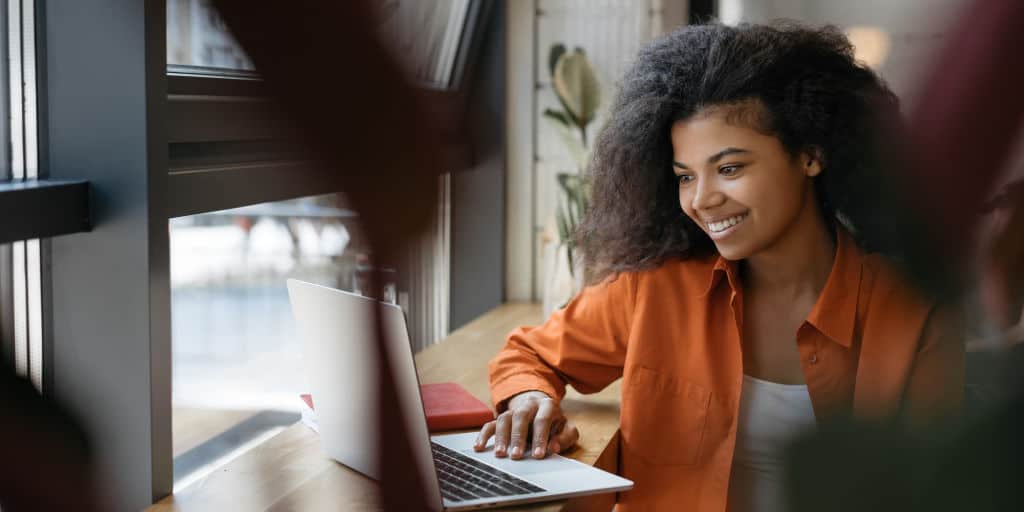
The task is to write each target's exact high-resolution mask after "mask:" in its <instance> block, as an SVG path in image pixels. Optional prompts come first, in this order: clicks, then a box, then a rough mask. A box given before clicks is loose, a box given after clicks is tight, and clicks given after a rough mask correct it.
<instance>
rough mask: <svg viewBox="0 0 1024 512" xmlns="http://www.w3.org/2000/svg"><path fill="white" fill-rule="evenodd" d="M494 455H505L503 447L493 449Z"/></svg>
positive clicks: (501, 445) (500, 445)
mask: <svg viewBox="0 0 1024 512" xmlns="http://www.w3.org/2000/svg"><path fill="white" fill-rule="evenodd" d="M494 453H497V454H498V455H505V445H503V444H499V445H496V446H495V447H494Z"/></svg>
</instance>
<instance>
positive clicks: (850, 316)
mask: <svg viewBox="0 0 1024 512" xmlns="http://www.w3.org/2000/svg"><path fill="white" fill-rule="evenodd" d="M863 257H864V254H863V253H862V252H861V250H860V247H858V246H857V243H856V242H855V241H854V240H853V237H852V236H850V234H849V233H848V232H847V231H846V229H844V228H843V227H841V226H839V227H837V228H836V257H835V260H834V261H833V262H832V271H831V272H829V275H828V280H827V281H826V282H825V288H824V289H822V291H821V295H819V296H818V302H817V303H815V305H814V308H813V309H811V313H810V315H808V316H807V323H809V324H811V325H812V326H813V327H814V328H815V329H817V330H818V331H820V332H821V333H822V334H824V335H825V336H827V337H829V338H830V339H831V340H833V341H835V342H836V343H838V344H840V345H842V346H844V347H847V348H849V347H850V345H851V344H852V342H853V330H854V323H855V321H856V317H857V302H858V299H859V296H860V275H861V266H862V263H863ZM723 275H725V276H726V277H727V278H728V282H729V287H730V288H732V289H733V290H734V291H735V290H737V289H738V288H739V286H740V281H739V267H738V266H737V262H735V261H730V260H727V259H725V258H723V257H721V256H719V257H718V259H717V261H715V265H714V267H713V268H712V269H711V276H710V277H709V278H708V284H707V286H706V287H705V289H704V293H702V294H701V297H706V296H708V295H709V294H710V293H711V291H712V290H714V289H715V286H716V285H717V284H718V282H719V280H721V278H722V276H723Z"/></svg>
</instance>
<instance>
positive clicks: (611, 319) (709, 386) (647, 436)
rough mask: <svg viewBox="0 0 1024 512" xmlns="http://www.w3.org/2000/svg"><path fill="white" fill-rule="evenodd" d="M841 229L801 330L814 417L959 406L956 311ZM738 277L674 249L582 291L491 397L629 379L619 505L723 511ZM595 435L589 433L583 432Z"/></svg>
mask: <svg viewBox="0 0 1024 512" xmlns="http://www.w3.org/2000/svg"><path fill="white" fill-rule="evenodd" d="M938 311H939V309H937V308H936V306H935V305H934V304H933V303H931V302H929V301H925V300H923V299H922V298H921V297H920V296H919V295H917V294H916V293H915V292H914V291H913V290H912V289H911V288H910V287H909V286H908V285H907V284H906V283H905V282H904V281H903V280H901V279H900V278H899V276H898V275H897V274H896V272H895V270H894V269H893V268H892V267H891V266H890V265H888V264H887V263H886V262H885V261H883V260H882V259H881V258H880V257H878V256H876V255H868V254H864V253H863V252H862V251H861V250H860V249H859V248H858V247H857V245H856V244H855V243H854V241H853V240H852V238H851V237H850V236H849V234H847V233H846V232H844V231H842V230H841V229H840V230H839V231H838V236H837V249H836V257H835V261H834V263H833V266H832V271H831V273H830V275H829V278H828V281H827V282H826V285H825V288H824V289H823V290H822V292H821V295H820V296H819V297H818V302H817V303H816V304H815V306H814V308H813V310H812V311H811V313H810V315H808V317H807V319H806V321H804V323H803V324H802V325H801V326H800V328H799V329H798V330H797V332H796V333H795V335H796V340H795V342H796V344H797V346H798V347H799V352H800V362H801V366H802V368H803V373H804V378H805V380H806V382H807V389H808V392H809V393H810V396H811V402H812V404H813V406H814V413H815V416H816V418H817V419H818V421H819V422H821V421H822V420H823V419H827V418H830V417H835V416H840V415H847V414H852V415H853V416H854V417H855V418H858V419H863V420H901V419H906V420H910V422H911V423H917V422H920V421H929V420H933V419H937V418H940V417H942V416H944V415H946V414H948V413H955V412H957V409H958V407H959V404H960V401H961V399H962V396H963V385H964V382H963V381H964V347H963V343H962V342H961V338H960V336H959V334H960V333H959V332H958V331H957V329H954V328H953V327H954V325H955V324H953V318H954V316H953V315H951V314H947V312H946V311H945V310H944V309H943V312H942V313H939V312H938ZM742 332H743V287H742V285H741V283H740V281H739V274H738V272H737V266H736V264H735V262H730V261H727V260H725V259H723V258H721V257H706V258H697V259H688V260H673V261H669V262H666V263H664V264H662V265H661V266H659V267H657V268H654V269H651V270H647V271H640V272H629V273H621V274H619V275H618V276H615V277H613V278H610V279H608V280H606V281H604V282H603V283H601V284H599V285H596V286H592V287H588V288H586V289H584V290H583V291H582V292H581V293H580V294H579V295H578V296H577V297H576V298H575V299H573V301H572V302H570V303H569V304H568V305H567V306H566V307H565V308H564V309H562V310H560V311H558V312H556V313H554V314H553V315H552V316H551V318H549V319H548V321H547V322H546V323H545V324H544V325H542V326H540V327H536V328H528V327H523V328H519V329H517V330H515V331H513V332H512V333H511V334H510V335H509V338H508V341H507V343H506V345H505V347H504V348H503V349H502V350H501V352H500V353H499V354H498V355H497V357H495V358H494V360H493V361H491V363H490V379H491V391H492V399H493V400H494V403H495V404H496V405H497V406H498V407H499V409H500V408H503V407H504V402H505V401H506V400H507V399H508V398H510V397H511V396H513V395H516V394H518V393H521V392H523V391H527V390H540V391H543V392H545V393H547V394H549V395H551V396H552V397H556V398H558V399H560V398H561V397H562V396H563V395H564V393H565V385H566V384H571V385H572V386H573V387H574V388H576V389H577V390H579V391H580V392H582V393H593V392H597V391H600V390H601V389H603V388H604V387H605V386H607V385H609V384H610V383H612V382H614V381H615V380H616V379H618V378H620V377H621V378H622V379H623V380H622V409H621V416H620V428H621V434H622V436H621V439H622V444H621V450H620V459H619V470H620V473H621V474H622V475H623V476H624V477H626V478H629V479H632V480H633V481H634V482H635V487H634V488H633V489H632V490H631V491H629V492H625V493H623V494H622V495H620V498H619V509H620V510H623V511H629V510H688V511H724V510H726V499H727V496H728V485H729V476H730V471H731V469H732V461H733V449H734V446H735V444H736V428H737V417H738V413H739V404H740V389H741V387H742V382H743V357H742V354H741V344H740V336H741V334H740V333H742ZM581 435H583V436H586V432H581Z"/></svg>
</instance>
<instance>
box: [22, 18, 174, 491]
mask: <svg viewBox="0 0 1024 512" xmlns="http://www.w3.org/2000/svg"><path fill="white" fill-rule="evenodd" d="M40 4H41V7H43V12H42V16H43V19H44V20H45V25H44V26H45V29H44V30H43V32H42V33H41V34H40V39H41V41H42V43H43V46H44V50H45V57H44V59H45V60H43V61H42V62H41V63H40V67H41V69H42V71H43V72H44V73H45V77H46V80H45V84H44V85H42V86H41V89H40V95H39V96H40V100H41V101H43V102H45V107H46V109H45V110H44V112H46V118H45V119H43V121H44V125H45V126H46V129H45V131H44V132H43V133H42V134H41V137H40V139H41V142H42V144H41V151H42V152H43V153H44V158H42V159H41V160H42V161H44V162H46V163H47V167H48V169H49V176H50V177H52V178H85V179H88V180H89V181H90V182H91V186H92V198H91V199H92V213H93V221H94V225H95V226H96V227H95V230H94V231H93V232H91V233H82V234H74V235H68V236H62V237H57V238H54V239H53V240H52V245H51V250H52V252H51V262H52V270H51V271H52V274H51V275H52V285H53V288H52V296H51V297H50V300H51V303H52V319H53V324H52V326H51V328H50V332H49V334H48V337H49V349H50V350H51V355H52V366H51V367H50V369H49V371H50V372H51V373H52V377H53V381H52V382H53V386H52V389H49V390H47V393H48V394H50V395H52V396H54V397H55V398H57V399H58V400H61V401H63V402H64V403H66V404H68V405H69V407H70V408H71V409H72V411H73V412H74V413H75V414H76V415H78V416H79V417H80V418H81V419H82V422H83V424H84V426H85V427H86V428H87V429H88V430H90V431H91V432H92V433H93V434H94V437H93V449H94V453H95V454H96V457H97V459H98V462H99V463H100V466H101V470H102V471H103V476H104V477H105V478H106V479H107V482H106V483H107V488H108V490H109V491H110V492H108V493H105V497H106V498H108V499H110V500H111V503H110V505H111V510H124V511H129V510H132V511H134V510H140V509H142V508H144V507H146V506H148V505H149V504H150V503H151V501H152V500H153V499H154V498H155V497H159V496H161V495H164V494H166V493H168V492H169V491H170V490H171V489H170V488H171V474H170V470H171V461H170V456H171V444H170V441H171V438H170V420H169V418H168V417H167V416H166V413H167V412H169V411H170V382H171V378H170V339H169V334H170V323H169V319H170V306H169V294H170V292H169V290H168V286H169V284H168V283H169V279H168V276H167V269H168V262H167V221H166V216H165V212H164V210H163V205H164V203H163V200H162V197H163V196H164V188H165V187H164V183H165V179H166V153H167V144H166V137H165V136H164V134H163V131H162V130H163V128H162V125H163V123H162V119H163V116H162V115H161V113H162V112H161V110H162V108H163V104H164V103H165V101H166V93H165V85H164V84H165V80H166V70H165V68H164V55H163V54H164V52H165V46H164V45H165V43H164V37H165V36H164V30H165V28H164V25H165V23H166V22H165V14H164V11H163V9H164V4H163V2H159V1H146V2H141V1H138V0H92V1H89V2H78V1H71V2H69V1H67V0H49V1H46V2H45V3H44V2H40ZM161 415H162V417H161ZM54 491H55V492H60V489H54Z"/></svg>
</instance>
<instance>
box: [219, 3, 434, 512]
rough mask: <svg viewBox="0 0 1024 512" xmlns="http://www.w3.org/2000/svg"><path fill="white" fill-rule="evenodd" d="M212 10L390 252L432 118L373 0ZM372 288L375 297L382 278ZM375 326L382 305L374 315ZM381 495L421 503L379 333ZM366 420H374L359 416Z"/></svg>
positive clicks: (413, 231) (407, 231) (386, 254)
mask: <svg viewBox="0 0 1024 512" xmlns="http://www.w3.org/2000/svg"><path fill="white" fill-rule="evenodd" d="M215 5H216V7H217V10H218V11H219V12H220V14H221V16H222V17H223V18H224V21H225V22H226V23H227V25H228V27H229V28H230V29H231V32H232V33H233V35H234V36H235V38H236V39H237V40H238V42H239V43H240V44H241V45H242V47H243V48H245V51H246V52H247V53H248V54H249V56H250V57H251V58H252V60H253V62H254V63H255V65H256V69H257V70H258V71H259V72H260V74H261V75H262V77H263V78H264V81H265V82H266V84H267V87H268V89H269V90H270V91H271V93H272V94H273V95H274V96H275V99H276V100H277V101H278V103H279V104H280V106H281V107H282V108H283V109H284V110H285V111H286V112H287V113H288V114H290V116H291V117H292V118H293V119H294V120H295V121H296V123H297V125H298V127H299V131H300V134H301V135H302V137H303V142H305V143H306V144H307V145H308V147H309V148H310V149H311V151H312V153H313V156H314V157H316V158H317V159H318V160H320V161H322V162H323V163H324V173H323V179H324V180H325V182H330V183H337V184H338V186H339V189H340V190H342V191H344V192H345V194H346V197H347V198H348V199H349V201H350V202H351V204H352V207H353V209H355V210H356V212H358V213H359V216H360V221H361V222H362V228H363V229H364V231H365V232H366V234H367V237H368V238H369V242H370V246H371V248H372V250H373V251H374V261H373V262H372V263H373V264H374V265H375V266H378V267H379V266H380V265H382V264H389V263H393V262H394V261H396V260H397V259H398V257H399V255H400V254H401V253H402V251H403V250H404V249H407V248H408V247H410V244H411V243H412V242H413V241H414V240H416V239H417V235H418V234H419V233H421V232H422V231H423V230H424V229H425V228H426V226H427V222H428V220H429V219H431V218H433V217H432V212H433V210H434V209H435V208H436V207H437V189H438V187H437V179H438V176H439V175H440V174H441V165H440V162H439V148H441V147H442V146H441V144H440V143H439V141H438V135H437V134H438V127H437V126H436V124H434V123H432V122H431V121H430V114H429V109H428V106H427V105H426V103H425V101H424V98H425V96H426V95H425V94H424V92H423V91H417V90H416V89H415V88H414V87H412V86H411V85H410V84H409V82H408V80H407V77H406V75H405V73H403V72H402V70H401V68H400V66H399V64H398V62H397V60H396V59H395V58H394V56H393V55H392V54H391V52H390V50H389V49H388V48H387V47H386V46H385V44H384V43H383V42H382V41H381V39H380V35H379V34H378V33H377V29H378V23H377V22H376V19H375V16H374V14H375V13H374V10H373V8H374V7H375V6H377V3H376V2H371V1H366V0H360V1H357V0H345V1H336V2H325V1H312V0H305V1H298V2H292V3H291V4H289V6H288V9H285V10H282V9H281V8H280V7H281V6H280V4H278V3H276V2H251V1H247V0H217V1H215ZM375 274H376V275H374V276H373V277H374V279H373V281H375V282H373V283H371V286H370V289H371V293H370V295H372V296H379V293H377V292H376V291H375V290H377V289H378V288H379V286H380V285H379V283H380V275H379V273H375ZM376 320H377V322H376V323H377V326H378V329H377V332H380V331H381V330H380V325H381V323H380V314H379V312H378V314H377V319H376ZM377 346H378V348H379V349H380V350H379V351H378V355H379V356H380V357H378V360H379V361H380V365H381V368H380V369H381V371H380V372H379V374H380V383H381V385H380V389H379V392H380V395H379V396H380V403H381V407H380V408H379V413H378V417H377V418H376V421H377V422H378V424H379V425H380V436H381V437H380V439H381V447H380V448H381V449H380V453H381V457H382V460H381V465H380V467H381V499H382V502H383V504H384V508H385V509H386V510H402V511H405V510H424V509H426V508H427V502H426V499H425V491H424V488H423V484H422V482H421V481H420V477H419V474H418V473H417V469H416V464H415V463H413V462H411V461H412V460H413V459H412V450H411V447H410V444H409V443H410V440H409V438H408V435H407V432H406V431H405V428H404V425H405V422H404V421H403V418H402V413H401V410H400V409H399V408H398V406H397V404H398V397H397V394H396V391H395V386H394V380H393V379H392V377H391V375H392V374H391V369H390V367H389V364H388V361H387V358H386V357H383V354H384V352H383V346H384V344H383V343H380V340H378V343H377ZM368 421H374V418H368Z"/></svg>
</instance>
